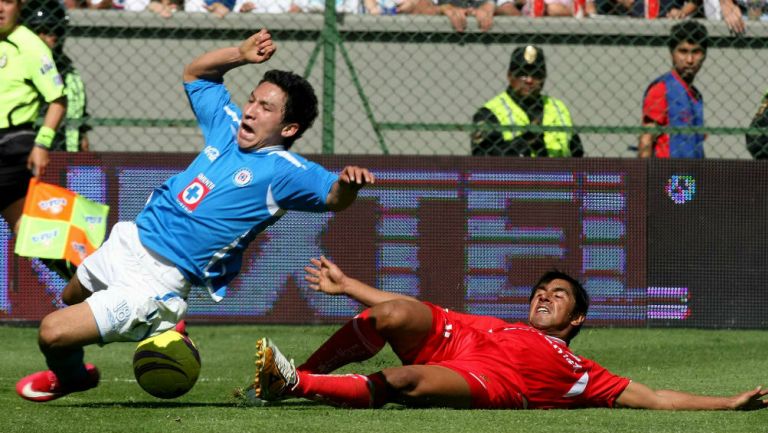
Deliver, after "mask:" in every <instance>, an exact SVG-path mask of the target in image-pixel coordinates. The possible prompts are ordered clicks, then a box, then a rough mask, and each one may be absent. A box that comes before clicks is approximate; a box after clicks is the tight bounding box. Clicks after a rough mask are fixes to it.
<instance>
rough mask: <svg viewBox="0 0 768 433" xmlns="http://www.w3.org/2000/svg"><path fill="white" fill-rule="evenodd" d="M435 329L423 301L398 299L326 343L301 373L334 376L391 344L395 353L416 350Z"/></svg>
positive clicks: (374, 309) (366, 314) (359, 318)
mask: <svg viewBox="0 0 768 433" xmlns="http://www.w3.org/2000/svg"><path fill="white" fill-rule="evenodd" d="M431 329H432V311H431V310H430V309H429V307H427V306H426V305H424V304H422V303H421V302H415V301H408V300H394V301H388V302H383V303H381V304H378V305H375V306H373V307H371V308H368V309H366V310H365V311H363V312H362V313H360V314H358V315H357V316H355V317H354V318H353V319H352V320H350V321H349V322H347V323H346V324H345V325H344V326H342V327H341V329H339V330H338V331H336V333H335V334H333V335H332V336H331V337H330V338H329V339H328V340H326V342H325V343H323V344H322V345H321V346H320V347H319V348H318V349H317V350H316V351H315V352H314V353H313V354H312V355H311V356H310V357H309V359H308V360H307V361H306V362H305V363H304V364H302V365H300V366H299V367H298V369H299V370H302V371H307V372H311V373H330V372H332V371H334V370H336V369H337V368H339V367H341V366H344V365H346V364H349V363H352V362H360V361H364V360H366V359H368V358H371V357H372V356H374V355H375V354H376V353H378V352H379V351H380V350H381V348H382V347H384V344H385V343H389V344H390V346H392V349H393V350H394V351H395V353H398V354H400V353H406V352H409V351H411V350H413V349H415V348H416V347H417V346H418V345H419V344H420V343H421V342H422V341H423V340H424V339H425V338H426V337H427V335H428V334H429V332H430V331H431Z"/></svg>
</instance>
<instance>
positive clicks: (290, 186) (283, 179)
mask: <svg viewBox="0 0 768 433" xmlns="http://www.w3.org/2000/svg"><path fill="white" fill-rule="evenodd" d="M291 155H292V156H293V157H294V158H295V157H296V155H294V154H291ZM296 161H299V162H300V165H297V164H296V163H295V162H296ZM275 173H276V176H275V181H274V182H273V184H272V195H273V197H274V198H275V201H276V202H277V204H278V205H279V206H280V208H281V209H285V210H298V211H304V212H325V211H327V210H328V207H327V206H326V203H325V201H326V199H327V197H328V193H329V192H330V191H331V187H332V186H333V184H334V183H335V182H336V180H338V176H337V175H335V174H333V173H331V172H329V171H328V170H326V169H325V168H323V167H322V166H321V165H319V164H316V163H314V162H311V161H308V160H306V159H303V158H302V159H300V160H299V159H294V160H293V162H292V161H291V160H290V159H286V158H281V157H279V158H277V161H275Z"/></svg>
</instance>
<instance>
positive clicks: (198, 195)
mask: <svg viewBox="0 0 768 433" xmlns="http://www.w3.org/2000/svg"><path fill="white" fill-rule="evenodd" d="M210 190H211V189H210V188H208V186H206V185H205V183H204V182H202V181H201V180H200V179H195V180H193V181H192V182H191V183H190V184H189V185H187V187H186V188H184V189H183V190H182V191H181V192H180V193H179V195H178V196H177V197H178V199H179V201H181V204H182V205H183V206H184V207H185V208H187V209H188V210H189V211H193V210H195V209H196V208H197V205H199V204H200V202H201V201H202V200H203V198H204V197H205V195H206V194H208V192H210Z"/></svg>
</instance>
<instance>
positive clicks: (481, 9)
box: [411, 0, 496, 33]
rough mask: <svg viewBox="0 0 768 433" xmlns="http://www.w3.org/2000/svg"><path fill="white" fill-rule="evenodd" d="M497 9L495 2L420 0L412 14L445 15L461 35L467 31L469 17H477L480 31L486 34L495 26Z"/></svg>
mask: <svg viewBox="0 0 768 433" xmlns="http://www.w3.org/2000/svg"><path fill="white" fill-rule="evenodd" d="M495 9H496V3H495V0H435V2H434V3H432V2H431V1H430V0H418V1H416V3H415V6H414V8H413V12H411V13H415V14H423V15H445V16H446V17H448V20H449V21H450V22H451V25H452V26H453V28H454V29H455V30H456V31H457V32H459V33H463V32H465V31H466V30H467V17H475V19H477V25H478V27H479V28H480V30H481V31H483V32H486V31H488V30H490V28H491V27H492V26H493V14H494V12H495Z"/></svg>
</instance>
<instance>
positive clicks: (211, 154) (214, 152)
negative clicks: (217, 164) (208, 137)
mask: <svg viewBox="0 0 768 433" xmlns="http://www.w3.org/2000/svg"><path fill="white" fill-rule="evenodd" d="M203 152H204V153H205V156H207V157H208V160H209V161H211V162H213V161H215V160H216V158H218V157H219V149H216V148H215V147H213V146H205V149H203Z"/></svg>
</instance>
